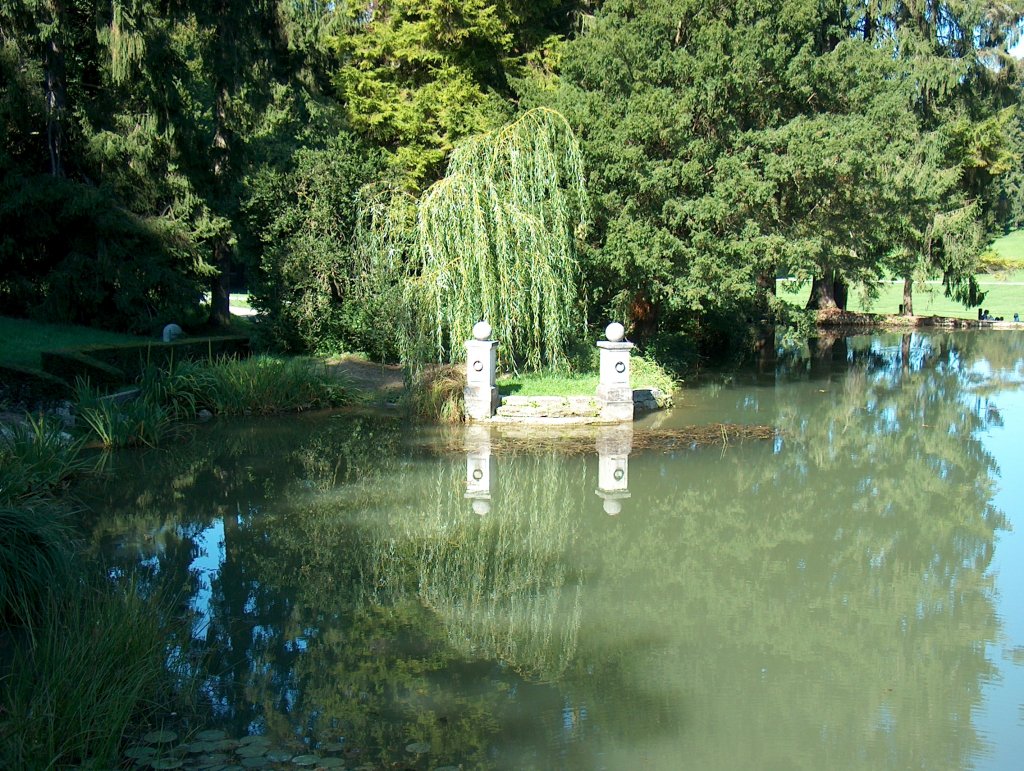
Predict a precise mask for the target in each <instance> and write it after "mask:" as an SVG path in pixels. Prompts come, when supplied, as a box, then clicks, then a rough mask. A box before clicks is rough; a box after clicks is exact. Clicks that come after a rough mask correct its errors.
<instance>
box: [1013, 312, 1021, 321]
mask: <svg viewBox="0 0 1024 771" xmlns="http://www.w3.org/2000/svg"><path fill="white" fill-rule="evenodd" d="M1013 320H1014V321H1016V322H1020V314H1019V313H1014V314H1013Z"/></svg>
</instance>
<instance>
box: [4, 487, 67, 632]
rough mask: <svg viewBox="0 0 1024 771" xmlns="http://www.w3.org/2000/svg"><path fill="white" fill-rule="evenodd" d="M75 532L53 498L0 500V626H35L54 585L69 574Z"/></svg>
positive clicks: (65, 510) (65, 513)
mask: <svg viewBox="0 0 1024 771" xmlns="http://www.w3.org/2000/svg"><path fill="white" fill-rule="evenodd" d="M71 535H72V531H71V527H70V525H69V523H68V512H67V509H66V508H64V507H62V506H60V505H58V504H57V503H55V502H53V501H52V500H47V499H45V498H34V499H29V500H22V501H21V502H19V503H18V504H17V505H14V504H11V503H6V504H0V628H3V627H11V626H17V627H22V626H25V625H31V624H32V623H33V621H34V620H36V619H37V618H38V614H39V609H40V607H41V602H42V599H43V598H44V597H45V596H46V594H47V592H48V591H49V589H50V587H51V586H52V585H53V583H54V582H55V581H62V580H65V579H66V578H67V577H68V576H70V575H71V572H72V565H73V556H72V552H71V549H70V548H69V544H70V542H71Z"/></svg>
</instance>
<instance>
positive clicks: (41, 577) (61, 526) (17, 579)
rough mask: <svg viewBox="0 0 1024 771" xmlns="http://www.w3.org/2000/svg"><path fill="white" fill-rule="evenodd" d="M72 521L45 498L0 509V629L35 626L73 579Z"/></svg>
mask: <svg viewBox="0 0 1024 771" xmlns="http://www.w3.org/2000/svg"><path fill="white" fill-rule="evenodd" d="M67 517H68V512H67V509H66V508H64V507H62V506H60V505H58V504H56V503H55V502H53V501H52V500H47V499H45V498H41V497H37V498H32V499H29V500H22V501H20V502H19V503H18V504H17V505H13V504H10V503H8V504H2V505H0V626H8V625H14V626H24V625H26V624H31V623H32V621H33V620H34V619H35V618H36V617H37V616H38V613H39V608H40V604H41V600H42V598H43V597H45V595H46V594H47V592H48V591H49V588H50V587H51V586H52V585H53V583H54V582H55V581H57V582H59V581H61V580H62V579H63V578H66V577H67V576H68V575H70V572H71V568H72V553H71V549H70V548H69V546H68V545H69V543H70V540H71V527H70V526H69V524H68V519H67ZM8 767H10V766H8Z"/></svg>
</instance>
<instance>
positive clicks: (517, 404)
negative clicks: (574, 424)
mask: <svg viewBox="0 0 1024 771" xmlns="http://www.w3.org/2000/svg"><path fill="white" fill-rule="evenodd" d="M600 413H601V408H600V407H599V406H598V404H597V401H596V400H595V399H594V397H592V396H505V397H503V398H502V400H501V406H500V407H498V415H499V416H500V417H503V418H576V417H581V418H590V417H597V416H598V415H599V414H600Z"/></svg>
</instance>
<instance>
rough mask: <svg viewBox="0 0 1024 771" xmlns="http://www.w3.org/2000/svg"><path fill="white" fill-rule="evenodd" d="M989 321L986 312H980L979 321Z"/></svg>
mask: <svg viewBox="0 0 1024 771" xmlns="http://www.w3.org/2000/svg"><path fill="white" fill-rule="evenodd" d="M991 319H992V317H991V316H989V315H988V311H982V312H981V320H982V321H990V320H991Z"/></svg>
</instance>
